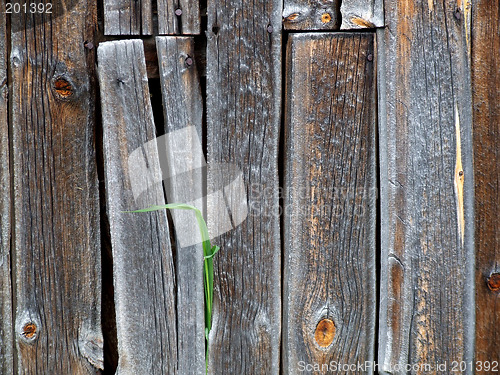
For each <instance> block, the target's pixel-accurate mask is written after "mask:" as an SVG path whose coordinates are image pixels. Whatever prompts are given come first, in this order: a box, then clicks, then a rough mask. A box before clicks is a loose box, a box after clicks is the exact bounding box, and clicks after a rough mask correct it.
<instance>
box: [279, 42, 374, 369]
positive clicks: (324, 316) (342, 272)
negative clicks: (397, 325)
mask: <svg viewBox="0 0 500 375" xmlns="http://www.w3.org/2000/svg"><path fill="white" fill-rule="evenodd" d="M374 67H375V64H374V34H368V33H363V34H356V33H350V34H341V33H319V34H291V36H290V38H289V40H288V46H287V82H286V84H287V96H286V117H285V118H286V120H285V158H286V161H285V192H284V207H285V212H284V214H285V220H284V240H285V246H284V249H285V252H284V257H285V266H284V283H285V285H284V302H283V306H284V307H283V308H284V316H283V322H284V327H283V365H284V373H286V374H302V373H304V371H306V373H312V372H311V369H312V368H314V367H309V370H307V368H306V367H304V364H309V365H310V366H319V367H316V368H319V369H320V370H319V372H317V373H321V374H333V373H347V372H342V371H339V370H336V369H335V367H333V366H334V364H333V363H334V362H338V363H343V364H358V363H362V364H364V363H365V361H370V362H371V361H373V348H374V334H375V301H376V293H377V292H376V280H375V252H376V244H375V221H376V205H375V201H376V195H377V191H376V172H375V119H376V102H375V92H376V90H375V89H376V86H375V74H374ZM304 368H306V370H304ZM315 373H316V372H315ZM348 373H349V374H365V373H367V371H360V370H359V369H355V370H351V371H348Z"/></svg>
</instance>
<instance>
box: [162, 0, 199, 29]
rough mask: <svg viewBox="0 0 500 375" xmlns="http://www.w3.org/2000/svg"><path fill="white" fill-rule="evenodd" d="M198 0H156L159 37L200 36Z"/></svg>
mask: <svg viewBox="0 0 500 375" xmlns="http://www.w3.org/2000/svg"><path fill="white" fill-rule="evenodd" d="M200 23H201V18H200V1H199V0H158V31H159V34H160V35H173V34H183V35H197V34H200Z"/></svg>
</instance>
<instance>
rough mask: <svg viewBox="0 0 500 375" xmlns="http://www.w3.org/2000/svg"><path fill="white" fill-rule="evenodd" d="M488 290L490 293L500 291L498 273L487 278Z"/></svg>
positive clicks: (499, 276) (499, 275) (499, 274)
mask: <svg viewBox="0 0 500 375" xmlns="http://www.w3.org/2000/svg"><path fill="white" fill-rule="evenodd" d="M488 288H490V290H491V291H492V292H498V291H500V273H498V272H495V273H492V274H491V275H490V277H489V278H488Z"/></svg>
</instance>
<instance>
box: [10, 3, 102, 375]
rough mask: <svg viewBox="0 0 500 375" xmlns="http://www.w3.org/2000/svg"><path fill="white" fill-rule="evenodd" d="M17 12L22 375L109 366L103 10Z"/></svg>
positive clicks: (91, 6) (14, 101)
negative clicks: (99, 135) (99, 142)
mask: <svg viewBox="0 0 500 375" xmlns="http://www.w3.org/2000/svg"><path fill="white" fill-rule="evenodd" d="M63 6H64V5H63V4H61V3H60V2H53V9H52V11H53V14H59V16H58V17H55V18H50V17H48V16H47V15H43V16H42V15H30V16H26V15H25V14H12V15H11V31H12V32H11V51H10V52H11V53H10V70H11V79H12V81H11V85H12V86H11V87H10V90H11V91H10V92H11V93H12V96H11V97H10V98H9V100H10V101H11V104H10V106H11V107H10V108H11V113H10V116H11V119H12V124H15V126H12V138H11V142H12V158H13V164H12V168H11V170H12V174H13V179H14V199H15V202H14V213H15V214H14V216H15V221H14V227H13V229H14V231H15V235H14V239H15V240H14V246H15V249H14V250H13V251H14V254H13V258H14V259H15V260H14V264H15V266H14V267H15V269H14V270H13V273H14V275H15V276H14V278H15V279H14V280H15V281H14V282H13V284H14V285H15V287H14V290H15V294H16V296H15V303H16V305H15V312H16V317H15V340H16V343H17V351H16V357H17V358H16V361H15V362H16V364H17V365H16V366H17V369H16V372H17V373H19V374H97V373H99V372H100V371H99V369H102V367H103V354H102V345H103V342H102V333H101V313H100V311H101V298H100V296H101V267H100V259H101V256H100V233H99V201H98V188H97V174H96V160H95V151H94V131H95V129H94V128H95V104H94V102H95V98H96V95H95V94H96V92H95V80H94V78H93V77H94V52H93V51H89V50H87V49H86V48H85V47H84V45H83V41H85V40H93V38H94V33H95V27H94V26H93V24H92V22H93V21H94V20H95V19H96V14H97V6H96V2H95V1H94V0H82V1H79V2H78V3H77V4H75V5H74V7H73V8H72V9H71V10H68V9H66V11H64V10H63V8H61V7H63Z"/></svg>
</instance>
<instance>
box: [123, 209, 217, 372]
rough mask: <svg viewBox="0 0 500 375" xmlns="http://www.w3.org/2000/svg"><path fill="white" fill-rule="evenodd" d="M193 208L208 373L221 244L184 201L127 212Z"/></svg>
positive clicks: (198, 212) (195, 210)
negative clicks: (200, 261)
mask: <svg viewBox="0 0 500 375" xmlns="http://www.w3.org/2000/svg"><path fill="white" fill-rule="evenodd" d="M164 209H169V210H174V209H178V210H192V211H194V213H195V215H196V221H198V227H199V229H200V234H201V240H202V246H203V259H204V263H203V281H204V282H203V284H204V289H205V340H206V353H205V372H206V373H208V337H209V334H210V330H211V329H212V302H213V296H214V261H213V257H214V255H215V254H216V253H217V252H218V251H219V250H220V247H219V246H212V244H211V243H210V237H209V235H208V228H207V223H205V220H204V219H203V215H202V213H201V211H200V210H199V209H197V208H196V207H194V206H191V205H189V204H184V203H171V204H165V205H161V206H151V207H148V208H144V209H142V210H136V211H127V212H151V211H158V210H164Z"/></svg>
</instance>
